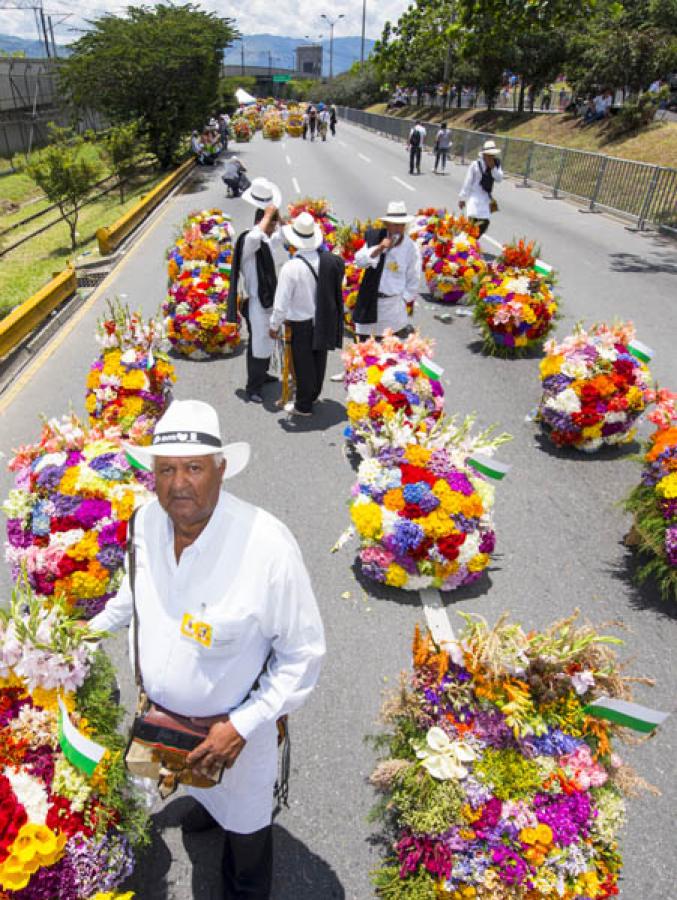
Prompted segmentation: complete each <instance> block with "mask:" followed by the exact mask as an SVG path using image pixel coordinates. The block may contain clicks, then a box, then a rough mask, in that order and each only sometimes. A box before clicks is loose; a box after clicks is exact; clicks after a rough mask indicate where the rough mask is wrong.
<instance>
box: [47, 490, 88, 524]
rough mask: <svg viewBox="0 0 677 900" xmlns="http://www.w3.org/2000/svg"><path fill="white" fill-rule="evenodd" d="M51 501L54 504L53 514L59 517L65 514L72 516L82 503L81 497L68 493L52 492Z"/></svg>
mask: <svg viewBox="0 0 677 900" xmlns="http://www.w3.org/2000/svg"><path fill="white" fill-rule="evenodd" d="M52 503H53V504H54V515H55V516H56V517H57V518H58V519H61V518H63V517H65V516H72V515H73V513H74V512H75V510H76V509H77V508H78V507H79V506H80V504H81V503H82V499H81V498H80V497H75V496H71V495H70V494H54V495H53V496H52Z"/></svg>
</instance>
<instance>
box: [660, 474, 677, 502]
mask: <svg viewBox="0 0 677 900" xmlns="http://www.w3.org/2000/svg"><path fill="white" fill-rule="evenodd" d="M656 493H657V494H660V495H661V497H665V499H666V500H674V499H675V498H676V497H677V472H671V473H670V474H669V475H666V476H665V478H661V480H660V481H659V482H658V484H657V485H656Z"/></svg>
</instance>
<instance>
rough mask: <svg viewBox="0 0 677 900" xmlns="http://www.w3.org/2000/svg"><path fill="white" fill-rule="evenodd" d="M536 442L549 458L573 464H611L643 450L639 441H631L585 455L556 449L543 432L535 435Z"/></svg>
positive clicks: (579, 451) (562, 448)
mask: <svg viewBox="0 0 677 900" xmlns="http://www.w3.org/2000/svg"><path fill="white" fill-rule="evenodd" d="M534 440H535V441H536V444H537V446H538V448H539V450H542V451H543V452H544V453H547V454H548V455H549V456H554V457H555V458H556V459H568V460H571V461H572V462H573V461H574V460H580V461H581V462H611V461H613V460H617V459H622V458H623V457H626V456H632V455H633V454H636V453H639V452H640V450H641V449H642V447H641V444H639V443H638V441H631V442H630V443H629V444H617V445H616V446H615V447H613V446H612V447H602V448H601V449H600V450H597V451H596V452H595V453H585V452H583V451H581V450H574V449H568V448H566V447H556V446H555V445H554V444H553V443H552V441H551V440H550V438H549V437H548V436H547V435H546V434H543V432H542V431H541V432H537V433H536V434H535V435H534Z"/></svg>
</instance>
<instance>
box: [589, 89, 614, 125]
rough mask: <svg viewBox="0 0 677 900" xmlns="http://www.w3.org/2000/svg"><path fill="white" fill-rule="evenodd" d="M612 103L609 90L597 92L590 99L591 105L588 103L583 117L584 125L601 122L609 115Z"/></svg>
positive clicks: (611, 95)
mask: <svg viewBox="0 0 677 900" xmlns="http://www.w3.org/2000/svg"><path fill="white" fill-rule="evenodd" d="M612 103H613V94H612V93H611V91H604V93H603V94H598V95H597V96H596V97H595V99H594V100H593V101H592V107H591V106H590V105H589V106H588V109H587V111H586V113H585V116H584V118H583V124H584V125H590V124H591V123H592V122H601V121H602V120H603V119H607V118H608V117H609V116H610V115H611V104H612Z"/></svg>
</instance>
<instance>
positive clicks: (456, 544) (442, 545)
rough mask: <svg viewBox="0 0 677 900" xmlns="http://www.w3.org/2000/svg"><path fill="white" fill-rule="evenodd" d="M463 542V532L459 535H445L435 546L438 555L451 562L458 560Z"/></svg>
mask: <svg viewBox="0 0 677 900" xmlns="http://www.w3.org/2000/svg"><path fill="white" fill-rule="evenodd" d="M464 541H465V534H464V533H463V532H460V533H459V534H447V535H445V537H442V538H440V539H439V540H438V541H437V546H438V548H439V551H440V553H441V554H442V555H443V556H444V557H446V558H447V559H448V560H449V561H450V562H453V561H454V560H455V559H457V558H458V554H459V549H460V547H461V545H462V544H463V542H464Z"/></svg>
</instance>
